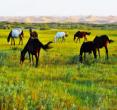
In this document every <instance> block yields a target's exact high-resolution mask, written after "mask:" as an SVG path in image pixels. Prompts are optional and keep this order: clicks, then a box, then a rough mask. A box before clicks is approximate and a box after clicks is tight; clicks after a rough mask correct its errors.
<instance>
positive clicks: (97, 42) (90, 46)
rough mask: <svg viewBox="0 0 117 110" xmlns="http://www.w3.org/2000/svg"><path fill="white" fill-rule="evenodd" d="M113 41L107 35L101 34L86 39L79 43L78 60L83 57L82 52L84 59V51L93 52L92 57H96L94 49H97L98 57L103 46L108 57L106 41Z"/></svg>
mask: <svg viewBox="0 0 117 110" xmlns="http://www.w3.org/2000/svg"><path fill="white" fill-rule="evenodd" d="M111 42H113V40H110V39H109V38H108V36H107V35H101V36H99V37H98V36H96V37H95V38H94V40H93V41H88V42H84V43H83V44H82V45H81V48H80V58H79V60H80V62H82V60H83V58H82V55H83V53H84V59H85V53H89V54H90V53H92V52H93V54H94V58H95V59H96V58H97V55H96V50H98V54H99V57H100V50H99V49H100V48H102V47H105V50H106V56H107V59H108V47H107V45H108V43H111Z"/></svg>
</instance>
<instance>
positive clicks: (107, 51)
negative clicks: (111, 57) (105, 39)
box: [105, 46, 108, 59]
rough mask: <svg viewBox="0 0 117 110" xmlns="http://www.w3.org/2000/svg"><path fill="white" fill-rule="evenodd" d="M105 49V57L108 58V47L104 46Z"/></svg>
mask: <svg viewBox="0 0 117 110" xmlns="http://www.w3.org/2000/svg"><path fill="white" fill-rule="evenodd" d="M105 50H106V56H107V59H108V48H107V46H105Z"/></svg>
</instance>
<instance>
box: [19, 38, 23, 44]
mask: <svg viewBox="0 0 117 110" xmlns="http://www.w3.org/2000/svg"><path fill="white" fill-rule="evenodd" d="M20 41H21V45H23V38H22V36H21V37H20Z"/></svg>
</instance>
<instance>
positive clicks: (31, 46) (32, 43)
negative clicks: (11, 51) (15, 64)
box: [20, 37, 52, 67]
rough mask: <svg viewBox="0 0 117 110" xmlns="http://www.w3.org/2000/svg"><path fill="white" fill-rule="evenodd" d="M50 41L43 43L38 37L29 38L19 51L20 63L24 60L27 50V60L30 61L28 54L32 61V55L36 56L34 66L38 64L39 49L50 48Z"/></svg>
mask: <svg viewBox="0 0 117 110" xmlns="http://www.w3.org/2000/svg"><path fill="white" fill-rule="evenodd" d="M50 43H52V42H51V41H50V42H48V43H47V44H45V45H43V44H42V43H41V42H40V41H39V39H37V38H35V39H33V38H31V37H30V38H29V40H28V42H27V44H26V46H25V47H24V49H23V50H22V51H21V57H20V64H22V63H23V62H24V60H25V54H26V53H27V52H28V53H29V60H30V62H31V58H30V54H31V55H32V61H33V55H34V56H35V58H36V67H37V66H38V60H39V54H40V49H41V48H42V49H44V50H47V49H49V48H51V47H50V46H49V44H50Z"/></svg>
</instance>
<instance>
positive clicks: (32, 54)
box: [32, 54, 34, 65]
mask: <svg viewBox="0 0 117 110" xmlns="http://www.w3.org/2000/svg"><path fill="white" fill-rule="evenodd" d="M32 65H34V59H33V54H32Z"/></svg>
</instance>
